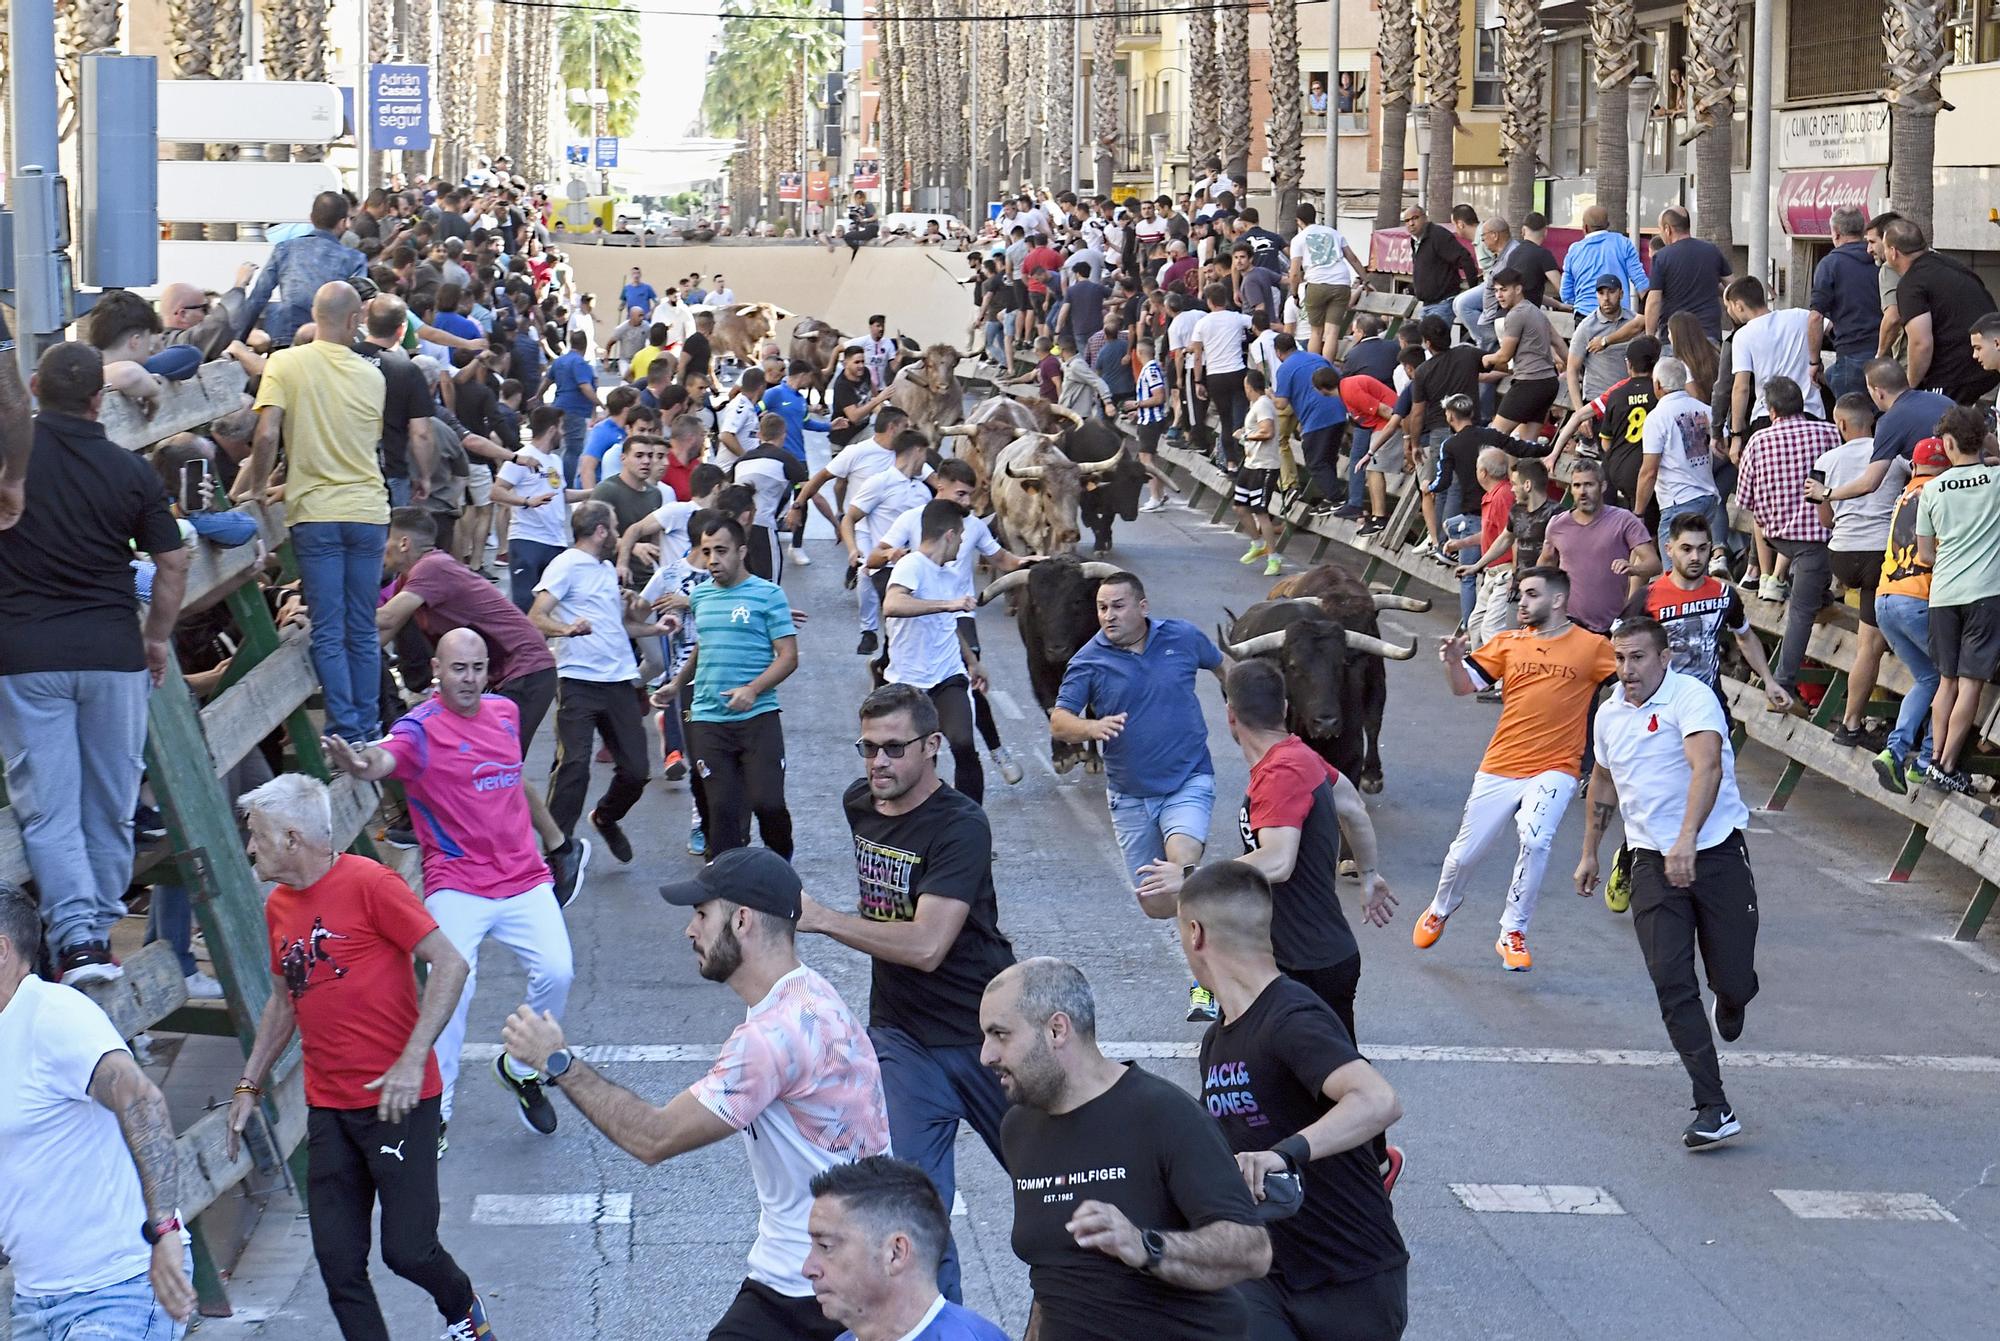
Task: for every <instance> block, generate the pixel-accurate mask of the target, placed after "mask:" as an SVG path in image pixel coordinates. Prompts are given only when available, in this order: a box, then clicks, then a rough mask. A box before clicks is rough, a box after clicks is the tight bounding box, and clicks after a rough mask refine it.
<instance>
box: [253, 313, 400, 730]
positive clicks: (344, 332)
mask: <svg viewBox="0 0 2000 1341" xmlns="http://www.w3.org/2000/svg"><path fill="white" fill-rule="evenodd" d="M312 315H313V321H312V325H313V338H312V339H311V340H310V341H309V342H307V343H304V344H296V345H293V346H291V347H290V348H289V349H281V350H279V351H278V352H277V353H275V354H273V355H272V356H271V358H270V360H269V362H268V363H266V364H265V367H264V376H263V379H262V380H261V381H260V382H259V383H258V385H257V401H256V404H255V406H254V407H253V408H254V409H255V410H256V411H257V431H256V435H255V436H254V437H253V438H252V439H251V450H250V460H249V461H248V462H247V463H246V464H245V465H244V467H243V469H242V470H241V471H240V472H238V474H237V477H236V487H235V488H234V489H232V490H231V491H230V497H232V498H235V499H246V498H262V497H265V496H266V495H265V490H266V486H267V485H268V484H269V482H270V478H271V468H272V466H273V465H274V464H275V463H276V461H277V459H278V448H279V446H280V445H281V444H282V445H283V447H284V449H285V483H284V488H283V490H282V494H283V498H284V503H285V520H286V521H287V522H289V523H290V524H291V532H292V554H293V556H294V558H296V560H297V561H298V566H299V581H300V584H301V586H303V588H304V589H305V598H306V609H307V611H308V612H309V613H310V614H311V615H312V656H313V667H314V669H315V670H317V671H318V672H319V681H320V686H321V688H322V689H323V690H324V691H325V697H326V716H327V727H328V732H329V734H331V735H336V736H339V737H341V738H342V739H344V740H348V741H351V742H353V743H356V744H359V743H361V742H363V741H368V740H373V739H374V738H375V736H376V735H377V734H378V732H379V730H380V728H381V725H382V718H381V712H380V708H379V704H380V701H381V676H382V653H381V643H380V641H379V640H378V639H377V637H376V635H375V597H376V590H377V588H378V587H379V586H380V584H381V580H382V546H383V544H384V543H385V542H386V541H387V540H388V536H389V492H388V487H387V486H386V485H385V484H384V483H383V480H382V468H381V466H380V465H379V464H378V461H377V456H376V444H377V443H378V442H380V441H381V438H382V415H383V404H384V400H385V397H386V387H387V384H386V383H385V382H384V381H383V378H382V373H381V370H380V369H378V368H377V367H376V366H375V365H374V364H372V363H370V362H369V361H368V360H367V359H364V358H363V357H361V355H359V354H357V353H355V352H354V350H353V348H352V346H353V344H354V337H355V333H356V332H357V331H358V330H359V329H360V326H361V295H360V294H358V293H356V292H355V291H354V286H353V285H351V284H349V283H347V282H346V281H345V280H334V281H332V282H331V283H328V284H323V285H321V286H320V288H319V290H318V292H316V293H315V294H314V295H313V305H312ZM429 491H430V490H429V481H428V478H425V479H413V480H412V481H411V482H410V499H411V501H412V502H415V503H421V502H422V501H423V500H424V498H425V497H427V496H428V494H429Z"/></svg>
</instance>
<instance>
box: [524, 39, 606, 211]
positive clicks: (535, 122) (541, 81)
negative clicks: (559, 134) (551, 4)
mask: <svg viewBox="0 0 2000 1341" xmlns="http://www.w3.org/2000/svg"><path fill="white" fill-rule="evenodd" d="M599 40H600V41H602V40H603V39H602V36H601V35H600V37H599ZM556 54H557V36H556V16H555V11H553V10H550V9H537V10H535V11H534V12H533V13H532V14H530V15H529V16H528V60H527V65H528V69H527V76H528V83H527V87H526V90H525V92H524V96H525V97H526V98H527V99H528V161H527V164H526V165H525V166H526V169H527V172H526V175H527V176H529V177H530V178H532V179H535V180H540V179H541V178H542V177H543V176H544V175H545V174H546V172H547V170H548V165H549V158H550V154H549V131H550V126H549V98H550V95H551V92H552V90H553V87H554V84H553V81H554V80H555V78H556Z"/></svg>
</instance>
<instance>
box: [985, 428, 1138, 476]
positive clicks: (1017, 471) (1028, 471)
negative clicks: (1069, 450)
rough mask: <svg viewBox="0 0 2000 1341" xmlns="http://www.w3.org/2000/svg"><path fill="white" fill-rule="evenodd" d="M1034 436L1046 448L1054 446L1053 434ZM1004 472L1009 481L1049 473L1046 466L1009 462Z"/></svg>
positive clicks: (1017, 439)
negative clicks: (1020, 464)
mask: <svg viewBox="0 0 2000 1341" xmlns="http://www.w3.org/2000/svg"><path fill="white" fill-rule="evenodd" d="M1035 436H1036V437H1038V438H1040V439H1041V440H1042V442H1043V443H1044V444H1045V445H1047V446H1054V445H1055V441H1056V435H1055V434H1053V433H1037V434H1035ZM1015 441H1016V442H1018V441H1020V439H1019V438H1016V439H1015ZM1121 450H1122V449H1121ZM1084 469H1088V467H1084ZM1006 471H1007V478H1008V479H1010V480H1022V481H1028V480H1039V479H1041V478H1042V476H1044V475H1046V474H1048V473H1049V468H1048V467H1047V466H1017V465H1015V464H1014V463H1013V462H1012V461H1009V462H1008V463H1007V465H1006Z"/></svg>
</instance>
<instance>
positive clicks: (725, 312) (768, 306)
mask: <svg viewBox="0 0 2000 1341" xmlns="http://www.w3.org/2000/svg"><path fill="white" fill-rule="evenodd" d="M709 310H710V311H713V312H714V313H715V332H714V334H712V335H710V336H709V337H708V347H709V349H710V350H711V351H712V352H713V353H714V354H715V355H716V356H717V357H722V356H724V355H727V356H729V357H732V358H734V359H735V360H736V361H737V362H738V363H754V362H756V360H757V351H758V350H760V349H762V348H763V346H764V342H765V341H766V340H768V339H770V338H771V336H772V335H773V334H774V333H776V331H777V329H778V323H779V322H781V321H786V320H789V319H790V318H791V315H792V314H791V313H790V312H787V311H785V309H784V308H782V307H779V306H778V305H777V304H776V303H728V304H725V305H724V306H722V307H717V308H711V309H709Z"/></svg>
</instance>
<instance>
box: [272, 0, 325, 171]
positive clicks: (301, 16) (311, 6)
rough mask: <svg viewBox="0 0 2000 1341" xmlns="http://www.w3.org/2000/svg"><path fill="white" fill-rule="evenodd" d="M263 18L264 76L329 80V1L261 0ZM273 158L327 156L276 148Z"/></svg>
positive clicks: (320, 150)
mask: <svg viewBox="0 0 2000 1341" xmlns="http://www.w3.org/2000/svg"><path fill="white" fill-rule="evenodd" d="M258 10H259V12H260V13H261V15H262V17H263V31H264V51H263V57H264V73H265V74H266V75H267V76H268V77H270V78H272V79H282V80H287V81H297V80H323V79H325V78H326V49H327V46H328V45H329V43H328V36H327V15H328V3H327V0H258ZM271 152H272V153H273V154H274V156H282V155H286V154H289V155H290V156H291V157H294V158H299V159H319V158H323V157H325V153H326V151H325V149H324V147H322V146H320V145H306V144H301V145H291V146H289V147H285V146H277V145H274V146H272V147H271Z"/></svg>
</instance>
